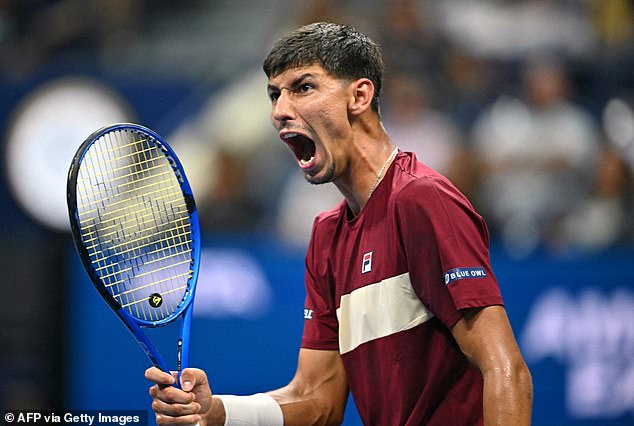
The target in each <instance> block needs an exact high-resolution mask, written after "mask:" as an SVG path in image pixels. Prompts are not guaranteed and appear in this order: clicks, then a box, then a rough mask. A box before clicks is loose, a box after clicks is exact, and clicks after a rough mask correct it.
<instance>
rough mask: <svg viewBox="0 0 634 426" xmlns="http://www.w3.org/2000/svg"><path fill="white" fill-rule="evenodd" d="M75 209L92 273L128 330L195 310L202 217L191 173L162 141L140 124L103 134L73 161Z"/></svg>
mask: <svg viewBox="0 0 634 426" xmlns="http://www.w3.org/2000/svg"><path fill="white" fill-rule="evenodd" d="M67 203H68V210H69V218H70V223H71V230H72V234H73V238H74V241H75V246H76V248H77V251H78V253H79V256H80V258H81V260H82V263H83V265H84V268H85V269H86V271H87V273H88V275H89V276H90V279H91V281H92V283H93V285H94V286H95V288H96V289H97V291H98V292H99V293H100V294H101V296H102V297H103V299H104V300H105V301H106V302H107V303H108V304H109V305H110V307H111V308H112V309H113V310H114V311H115V312H117V314H118V315H119V316H120V317H121V318H122V319H123V320H124V322H126V323H127V322H128V321H129V318H132V319H133V320H134V321H135V322H136V323H137V324H139V325H140V326H142V327H157V326H161V325H165V324H168V323H170V322H172V321H173V320H175V319H176V318H178V317H179V316H180V315H181V314H182V313H183V312H185V311H186V310H187V309H188V308H189V307H190V306H191V304H192V303H193V299H194V294H195V289H196V282H197V279H198V270H199V262H200V239H201V238H200V225H199V221H198V211H197V209H196V204H195V202H194V197H193V194H192V190H191V187H190V185H189V182H188V181H187V177H186V176H185V172H184V170H183V167H182V165H181V163H180V161H179V160H178V157H177V156H176V154H175V152H174V151H173V150H172V148H171V147H170V146H169V145H168V144H167V143H166V142H165V141H164V139H163V138H162V137H161V136H160V135H158V134H157V133H156V132H154V131H153V130H151V129H148V128H147V127H144V126H141V125H138V124H133V123H118V124H114V125H111V126H107V127H104V128H102V129H99V130H97V131H95V132H94V133H93V134H91V135H90V136H89V137H88V138H87V139H86V140H85V141H84V142H83V143H82V144H81V146H80V147H79V148H78V150H77V152H76V154H75V156H74V157H73V160H72V163H71V166H70V169H69V172H68V184H67ZM122 312H125V314H127V315H122ZM124 316H125V317H126V318H124Z"/></svg>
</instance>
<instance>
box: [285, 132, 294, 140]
mask: <svg viewBox="0 0 634 426" xmlns="http://www.w3.org/2000/svg"><path fill="white" fill-rule="evenodd" d="M296 136H297V133H287V134H285V135H284V139H289V138H294V137H296Z"/></svg>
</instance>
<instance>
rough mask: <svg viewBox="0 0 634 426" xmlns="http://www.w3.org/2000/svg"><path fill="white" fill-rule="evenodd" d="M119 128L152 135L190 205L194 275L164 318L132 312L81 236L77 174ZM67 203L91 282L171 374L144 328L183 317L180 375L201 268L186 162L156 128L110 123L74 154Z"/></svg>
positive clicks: (155, 362) (197, 225)
mask: <svg viewBox="0 0 634 426" xmlns="http://www.w3.org/2000/svg"><path fill="white" fill-rule="evenodd" d="M116 131H131V132H135V133H139V134H147V135H148V136H150V137H151V138H152V139H153V140H154V142H155V143H156V145H157V146H158V147H159V148H160V149H161V151H162V152H163V154H164V155H165V156H166V158H167V160H168V162H169V164H170V166H171V168H172V170H173V171H174V174H175V175H176V178H177V180H178V182H179V186H180V188H181V190H182V192H183V197H184V199H185V203H186V205H187V211H188V214H189V219H190V231H191V240H192V243H193V246H192V264H191V268H190V270H191V274H190V277H189V279H188V280H187V281H188V290H187V291H186V292H185V294H184V295H183V301H182V302H181V304H180V306H179V307H178V309H176V310H175V311H174V312H173V313H172V314H171V315H169V316H167V317H165V318H162V319H160V320H157V321H146V320H143V319H141V318H136V317H133V316H132V315H130V314H129V313H128V312H127V311H125V309H124V308H122V307H121V304H120V303H119V302H117V301H116V300H115V298H114V297H113V296H112V295H111V294H110V293H109V292H108V290H107V289H106V287H105V286H104V283H103V282H102V280H101V278H100V277H99V275H98V274H97V272H96V270H95V268H94V267H93V266H92V261H91V259H90V254H89V253H88V250H87V249H86V247H85V245H84V242H83V240H82V236H81V230H80V224H79V213H78V210H77V202H76V201H77V177H78V174H79V169H80V164H81V162H82V160H83V158H84V156H85V155H86V153H87V152H88V150H89V148H90V147H91V146H92V145H93V144H94V143H95V142H96V141H97V140H98V139H99V138H101V137H102V136H104V135H105V134H107V133H110V132H116ZM66 196H67V200H66V201H67V204H68V212H69V217H70V225H71V230H72V235H73V239H74V242H75V247H76V249H77V252H78V253H79V257H80V259H81V261H82V263H83V265H84V269H85V270H86V272H87V273H88V276H89V277H90V281H91V282H92V284H93V286H94V287H95V288H96V289H97V291H98V292H99V294H100V295H101V297H102V298H103V299H104V300H105V301H106V303H107V304H108V305H109V306H110V308H111V309H112V310H113V311H114V312H115V313H116V314H117V316H118V317H119V318H120V319H121V321H123V323H124V324H125V325H126V327H127V328H128V330H129V331H130V333H131V334H132V336H133V337H134V338H135V340H136V341H137V343H138V344H139V346H140V347H141V349H142V350H143V352H144V353H145V354H146V355H147V357H148V358H149V359H150V361H151V362H152V364H153V365H154V366H156V367H158V368H160V369H161V370H163V371H165V372H166V373H170V369H169V367H168V366H167V363H166V362H165V360H164V359H163V357H162V356H161V354H160V353H159V351H158V350H157V349H156V346H155V345H154V344H153V343H152V342H151V341H150V339H149V338H148V337H147V335H146V334H145V332H143V330H142V327H143V328H155V327H161V326H164V325H167V324H170V323H172V322H173V321H175V320H176V319H177V318H179V317H180V318H181V327H180V337H179V341H178V350H177V371H178V375H179V377H180V373H181V371H182V369H184V368H187V367H188V364H189V338H190V330H191V319H192V311H193V302H194V296H195V292H196V283H197V280H198V271H199V268H200V240H201V234H200V223H199V219H198V210H197V208H196V204H195V202H194V196H193V193H192V190H191V187H190V185H189V182H188V180H187V177H186V176H185V172H184V169H183V166H182V164H181V163H180V161H179V160H178V157H177V156H176V153H175V152H174V150H173V149H172V148H171V147H170V146H169V145H168V144H167V143H166V142H165V140H164V139H163V138H162V137H161V136H160V135H159V134H157V133H156V132H154V131H153V130H151V129H149V128H147V127H145V126H141V125H139V124H134V123H117V124H113V125H110V126H106V127H103V128H101V129H99V130H97V131H95V132H93V133H92V134H91V135H90V136H88V138H86V140H85V141H84V142H83V143H82V144H81V145H80V147H79V148H78V149H77V152H76V153H75V156H74V157H73V160H72V163H71V166H70V169H69V171H68V181H67V193H66Z"/></svg>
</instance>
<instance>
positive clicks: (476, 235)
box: [146, 23, 532, 426]
mask: <svg viewBox="0 0 634 426" xmlns="http://www.w3.org/2000/svg"><path fill="white" fill-rule="evenodd" d="M264 71H265V72H266V75H267V76H268V78H269V81H268V93H269V97H270V99H271V102H272V110H271V120H272V122H273V125H274V126H275V128H276V129H277V131H278V132H279V137H280V139H281V140H282V141H283V142H284V143H286V144H287V145H288V146H289V147H290V149H291V151H292V152H293V153H294V155H295V157H296V159H297V164H298V167H299V168H300V170H301V171H302V173H303V174H304V176H305V178H306V180H307V181H308V182H310V183H313V184H322V183H327V182H332V183H334V184H335V185H336V186H337V188H338V189H339V190H340V191H341V193H342V194H343V196H344V197H345V200H344V201H342V203H341V204H340V205H339V206H337V207H335V208H334V209H332V210H330V211H327V212H325V213H322V214H320V215H319V216H318V217H317V218H316V220H315V222H314V226H313V232H312V237H311V241H310V244H309V247H308V252H307V255H306V293H307V294H306V306H305V309H304V318H305V323H304V334H303V338H302V343H301V349H300V351H299V359H298V366H297V372H296V374H295V376H294V378H293V379H292V381H291V382H290V383H289V384H288V385H287V386H285V387H283V388H281V389H278V390H274V391H270V392H267V393H261V394H256V395H251V396H230V395H214V396H213V397H212V393H211V390H210V388H209V384H208V382H207V376H206V375H205V373H204V372H203V371H202V370H198V369H187V370H185V371H183V373H182V378H181V383H182V390H179V389H177V388H174V387H169V386H167V385H170V384H172V383H173V382H174V379H173V378H172V377H171V376H170V375H168V374H166V373H163V372H161V371H160V370H158V369H156V368H150V369H148V370H147V371H146V378H147V379H149V380H151V381H152V382H154V383H155V385H154V386H152V387H151V388H150V395H151V396H152V397H153V399H154V401H153V404H152V408H153V409H154V411H155V413H156V419H157V423H158V424H160V425H168V424H170V425H171V424H195V423H197V422H200V424H201V425H215V424H217V425H222V424H225V425H282V424H285V425H309V424H320V425H322V424H340V423H341V422H342V419H343V415H344V410H345V406H346V401H347V395H348V391H349V390H350V391H351V393H352V396H353V397H354V401H355V403H356V406H357V408H358V410H359V414H360V416H361V419H362V420H363V422H364V424H367V425H381V426H386V425H395V426H396V425H480V424H486V425H493V424H495V425H514V426H517V425H528V424H530V417H531V405H532V382H531V377H530V373H529V371H528V369H527V367H526V364H525V362H524V360H523V359H522V356H521V354H520V351H519V349H518V346H517V344H516V341H515V338H514V337H513V332H512V330H511V327H510V325H509V321H508V319H507V315H506V312H505V309H504V307H503V302H502V297H501V295H500V290H499V287H498V283H497V281H496V278H495V276H494V274H493V271H492V270H491V264H490V260H489V251H488V243H489V241H488V239H489V237H488V231H487V227H486V225H485V223H484V221H483V220H482V218H481V217H480V216H479V215H478V214H477V213H476V212H475V211H474V209H473V207H472V206H471V204H470V203H469V201H467V199H466V198H465V197H464V196H463V195H462V194H461V193H460V192H459V191H458V190H457V189H456V188H455V187H454V186H453V185H452V184H451V183H450V182H449V181H448V180H447V179H446V178H444V177H443V176H441V175H439V174H438V173H437V172H435V171H434V170H432V169H430V168H429V167H427V166H425V165H424V164H423V163H421V162H420V161H418V160H417V159H416V157H415V156H414V154H412V153H407V152H401V151H399V150H398V149H397V148H396V146H395V145H394V143H398V141H394V142H393V141H391V140H390V137H389V136H388V135H387V133H386V131H385V130H384V128H383V126H382V124H381V117H380V113H379V95H380V91H381V80H382V75H383V63H382V59H381V55H380V53H379V49H378V47H377V45H376V44H375V43H374V42H373V41H372V40H370V39H369V38H368V37H367V36H365V35H363V34H361V33H359V32H357V31H355V30H354V29H352V28H350V27H347V26H343V25H337V24H327V23H317V24H311V25H308V26H305V27H302V28H300V29H298V30H296V31H293V32H291V33H290V34H288V35H287V36H285V37H283V38H282V39H281V40H280V41H278V42H277V44H276V45H275V46H274V47H273V49H272V51H271V52H270V54H269V56H268V57H267V58H266V60H265V61H264Z"/></svg>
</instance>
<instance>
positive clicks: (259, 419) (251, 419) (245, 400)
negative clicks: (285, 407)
mask: <svg viewBox="0 0 634 426" xmlns="http://www.w3.org/2000/svg"><path fill="white" fill-rule="evenodd" d="M215 396H217V397H218V398H219V399H220V400H221V401H222V404H223V405H224V406H225V416H226V417H225V426H283V425H284V415H283V414H282V408H281V407H280V406H279V404H278V403H277V402H276V401H275V400H274V399H273V398H272V397H271V396H269V395H267V394H264V393H256V394H255V395H249V396H236V395H215Z"/></svg>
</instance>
